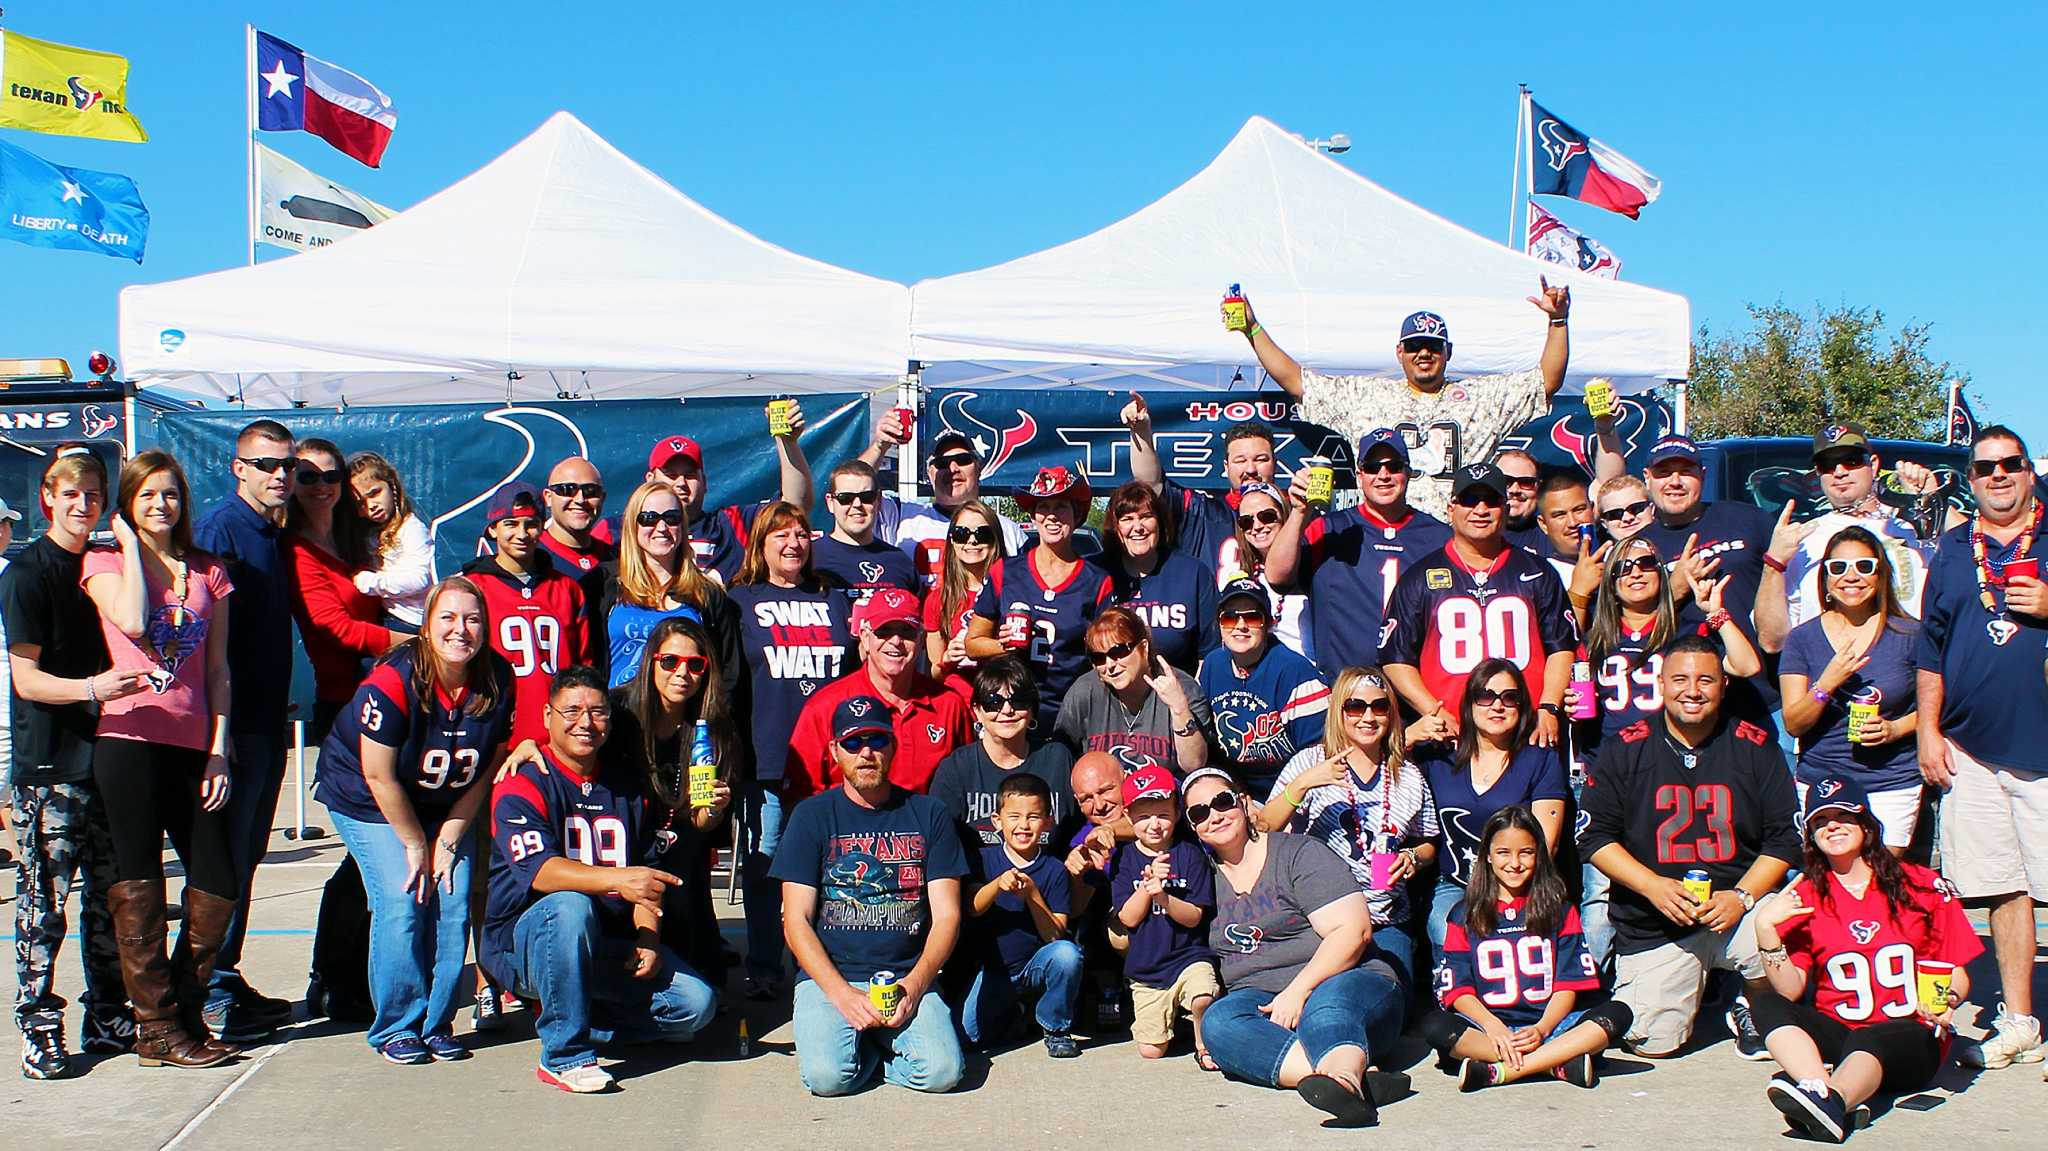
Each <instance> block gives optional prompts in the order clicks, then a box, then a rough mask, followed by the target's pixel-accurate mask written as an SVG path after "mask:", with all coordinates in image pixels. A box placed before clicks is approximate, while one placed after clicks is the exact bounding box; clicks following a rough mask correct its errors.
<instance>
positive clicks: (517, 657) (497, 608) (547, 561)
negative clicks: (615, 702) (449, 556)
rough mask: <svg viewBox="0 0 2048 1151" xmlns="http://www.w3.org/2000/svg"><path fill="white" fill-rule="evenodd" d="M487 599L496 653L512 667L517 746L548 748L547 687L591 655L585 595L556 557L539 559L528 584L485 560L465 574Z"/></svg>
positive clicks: (541, 555)
mask: <svg viewBox="0 0 2048 1151" xmlns="http://www.w3.org/2000/svg"><path fill="white" fill-rule="evenodd" d="M462 574H463V575H466V576H468V577H469V578H470V579H471V580H472V581H473V582H474V583H475V584H476V586H477V588H478V589H479V590H481V591H482V592H483V593H484V611H485V614H486V616H487V618H488V619H489V621H490V632H491V636H490V639H491V650H493V651H495V652H497V653H498V654H499V655H502V656H504V657H505V660H506V662H508V663H510V664H511V665H512V681H513V690H512V746H514V747H516V746H518V744H519V741H520V740H524V739H531V740H533V741H534V742H536V743H546V742H547V738H548V737H547V727H546V724H545V721H544V720H543V717H542V714H541V713H542V711H543V709H545V708H546V707H547V702H548V683H549V681H551V680H553V679H554V677H555V673H556V672H558V671H560V670H562V669H563V668H565V667H574V666H575V665H577V664H579V663H583V662H585V660H586V659H587V658H588V654H587V653H588V652H589V651H590V616H589V613H588V612H587V611H586V610H585V609H584V604H583V589H582V588H581V587H580V586H578V585H577V582H576V581H575V580H574V579H572V578H570V577H569V576H568V575H566V574H565V573H563V572H562V571H561V570H560V569H558V568H557V567H556V566H555V564H554V561H553V559H552V558H551V553H549V552H546V551H542V552H539V553H538V554H536V555H535V556H534V570H533V573H532V575H531V578H530V579H528V580H525V581H522V580H520V579H519V577H517V576H515V575H513V574H512V573H511V572H508V571H506V570H505V569H504V568H502V567H499V566H498V561H497V560H496V559H495V558H493V557H490V556H485V557H483V558H481V559H478V560H476V561H475V562H473V563H471V564H469V565H468V566H467V567H465V568H463V569H462Z"/></svg>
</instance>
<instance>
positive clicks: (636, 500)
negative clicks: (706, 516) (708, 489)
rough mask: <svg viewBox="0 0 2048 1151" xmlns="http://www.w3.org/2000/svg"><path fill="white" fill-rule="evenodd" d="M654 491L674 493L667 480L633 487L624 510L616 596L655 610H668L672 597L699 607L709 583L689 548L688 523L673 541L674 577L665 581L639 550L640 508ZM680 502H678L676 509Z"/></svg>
mask: <svg viewBox="0 0 2048 1151" xmlns="http://www.w3.org/2000/svg"><path fill="white" fill-rule="evenodd" d="M656 492H667V493H668V494H669V495H671V496H673V495H675V494H676V490H675V489H674V488H673V487H670V486H669V484H668V482H667V481H665V480H649V481H647V482H646V483H644V484H641V485H640V486H639V487H637V488H634V489H633V494H632V495H631V496H630V497H628V498H627V500H626V511H625V514H624V516H623V517H622V519H621V521H620V523H619V593H620V595H621V596H623V597H624V598H625V599H626V600H627V601H628V602H630V603H634V604H638V605H639V606H641V607H644V608H652V609H654V610H656V611H660V610H662V609H664V608H666V607H668V603H667V600H668V598H669V597H671V596H673V597H675V598H676V599H677V600H680V601H682V602H683V603H687V604H691V605H694V606H697V607H702V606H703V604H704V601H705V600H707V599H709V598H710V596H711V592H710V590H709V587H708V585H709V584H710V583H711V580H710V578H709V577H707V576H706V575H705V574H704V573H703V572H701V571H698V570H697V553H696V551H695V549H693V548H691V546H690V528H689V525H688V524H687V523H686V524H684V525H683V526H682V527H681V528H678V529H677V534H678V535H679V536H681V537H682V538H681V539H679V540H678V541H677V542H676V574H675V578H673V579H668V580H664V579H663V578H662V575H661V571H660V569H659V568H656V567H655V566H654V564H653V562H652V561H650V560H649V559H648V558H647V553H646V552H644V551H642V550H641V549H640V509H641V508H643V507H645V506H646V504H647V498H648V497H649V496H651V495H653V494H655V493H656ZM681 503H682V501H680V500H678V501H677V506H678V510H680V507H681Z"/></svg>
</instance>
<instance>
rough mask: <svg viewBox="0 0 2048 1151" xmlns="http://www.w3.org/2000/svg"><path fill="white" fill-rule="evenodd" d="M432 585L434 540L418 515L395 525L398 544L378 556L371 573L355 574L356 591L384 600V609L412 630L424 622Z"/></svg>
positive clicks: (361, 572)
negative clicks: (412, 627)
mask: <svg viewBox="0 0 2048 1151" xmlns="http://www.w3.org/2000/svg"><path fill="white" fill-rule="evenodd" d="M433 586H434V540H433V537H431V536H430V535H429V534H428V533H427V525H425V524H423V523H421V522H420V518H419V517H418V516H407V517H405V522H404V523H402V524H399V525H398V542H397V543H396V544H394V545H392V546H391V547H390V548H387V549H385V550H384V551H383V553H382V554H381V557H380V560H379V562H378V565H377V568H376V570H374V571H359V572H357V573H356V590H357V591H359V592H362V593H363V594H364V595H373V596H376V597H377V598H379V599H381V600H383V601H384V610H385V611H388V612H390V613H391V614H392V615H393V616H394V617H395V618H398V619H401V620H404V621H405V622H406V623H409V624H411V625H412V626H414V627H416V628H417V627H423V626H425V624H426V619H427V592H428V591H430V590H432V588H433Z"/></svg>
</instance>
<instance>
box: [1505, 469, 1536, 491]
mask: <svg viewBox="0 0 2048 1151" xmlns="http://www.w3.org/2000/svg"><path fill="white" fill-rule="evenodd" d="M1500 478H1501V479H1504V480H1506V481H1507V482H1508V486H1509V487H1511V488H1533V487H1535V486H1536V477H1535V476H1511V475H1508V474H1507V473H1506V472H1502V473H1501V477H1500Z"/></svg>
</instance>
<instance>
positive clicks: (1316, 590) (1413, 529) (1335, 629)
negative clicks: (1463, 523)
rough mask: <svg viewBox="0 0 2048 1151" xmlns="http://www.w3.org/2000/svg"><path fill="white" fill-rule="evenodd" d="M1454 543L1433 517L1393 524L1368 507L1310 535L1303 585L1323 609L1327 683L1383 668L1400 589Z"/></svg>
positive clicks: (1312, 528) (1322, 521)
mask: <svg viewBox="0 0 2048 1151" xmlns="http://www.w3.org/2000/svg"><path fill="white" fill-rule="evenodd" d="M1449 542H1451V529H1450V527H1449V526H1448V525H1446V524H1445V523H1444V522H1443V521H1442V520H1440V519H1437V518H1436V517H1435V516H1432V515H1430V514H1428V513H1427V512H1411V513H1409V515H1408V516H1407V518H1405V519H1402V520H1400V521H1398V522H1393V523H1390V522H1388V521H1386V520H1383V519H1381V518H1379V517H1378V516H1377V515H1374V514H1373V512H1372V509H1370V508H1367V507H1364V506H1360V507H1355V508H1346V509H1344V510H1343V511H1337V512H1330V513H1329V514H1327V515H1324V516H1321V517H1319V518H1317V519H1315V520H1312V521H1310V523H1309V525H1308V526H1307V527H1306V528H1303V529H1302V532H1301V568H1300V573H1301V574H1300V575H1299V576H1298V577H1297V578H1296V580H1295V582H1296V583H1299V584H1300V585H1301V586H1302V587H1303V588H1304V589H1305V590H1306V591H1307V592H1308V593H1309V595H1310V596H1311V597H1312V598H1313V599H1314V600H1315V602H1316V610H1315V614H1314V619H1313V624H1312V630H1313V634H1314V636H1315V653H1316V666H1317V667H1319V668H1320V669H1322V673H1323V674H1324V675H1325V676H1327V677H1329V678H1331V679H1335V678H1336V677H1337V673H1338V672H1340V671H1343V670H1344V669H1345V668H1347V667H1364V666H1366V665H1367V664H1373V663H1378V662H1379V636H1380V622H1381V620H1382V619H1383V618H1384V613H1385V611H1386V608H1387V601H1388V600H1390V599H1392V598H1393V596H1394V585H1395V583H1396V582H1397V581H1398V580H1399V579H1400V578H1401V573H1402V572H1404V571H1407V570H1408V569H1409V568H1410V567H1412V566H1414V565H1415V564H1416V563H1417V562H1418V561H1420V560H1422V559H1425V558H1427V557H1428V556H1429V554H1430V553H1431V552H1434V551H1438V550H1440V549H1442V547H1443V546H1444V545H1445V544H1447V543H1449Z"/></svg>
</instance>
